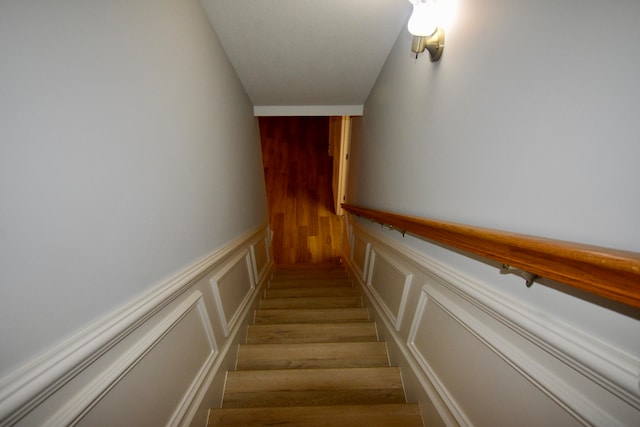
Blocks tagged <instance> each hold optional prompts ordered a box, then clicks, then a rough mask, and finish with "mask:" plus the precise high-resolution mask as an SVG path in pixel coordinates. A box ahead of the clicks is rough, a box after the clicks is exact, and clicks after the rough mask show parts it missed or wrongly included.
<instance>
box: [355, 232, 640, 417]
mask: <svg viewBox="0 0 640 427" xmlns="http://www.w3.org/2000/svg"><path fill="white" fill-rule="evenodd" d="M352 233H353V238H352V240H351V241H352V242H355V241H356V239H359V240H361V241H363V242H366V244H370V245H371V247H372V248H373V249H372V255H371V261H370V265H371V267H370V270H369V271H370V273H369V278H368V280H367V282H365V283H362V282H361V284H362V285H363V286H364V289H365V294H366V295H367V297H368V298H369V299H370V303H371V306H372V307H373V308H374V309H375V310H376V311H377V312H378V314H379V315H380V316H379V317H380V318H381V319H382V320H384V322H382V323H383V326H384V327H385V328H386V330H387V333H386V334H387V336H389V337H390V338H392V341H391V342H393V343H395V344H396V345H397V348H396V350H394V352H395V354H397V355H402V357H403V358H404V360H405V362H403V363H405V364H406V365H407V366H409V367H410V368H411V373H407V375H414V376H415V379H416V380H417V381H418V382H419V383H420V384H421V385H422V388H423V389H424V391H425V393H426V394H427V395H429V396H430V400H431V401H432V402H434V405H435V407H436V408H437V410H438V412H439V414H440V416H441V417H442V419H443V420H445V421H444V422H445V423H447V424H460V425H468V424H469V423H470V422H471V421H470V420H472V419H473V420H474V422H476V420H475V418H469V417H468V414H467V413H465V411H467V409H468V408H467V406H466V405H468V402H469V401H468V400H463V401H456V400H455V399H454V396H453V395H451V394H450V390H454V389H456V387H457V385H456V381H457V380H452V378H453V377H451V375H453V374H452V373H450V372H449V373H447V374H446V375H444V376H443V375H442V371H439V369H440V368H437V366H447V365H438V363H440V362H437V363H435V362H436V361H437V360H438V359H437V358H438V357H445V355H443V354H439V353H437V352H436V353H430V352H433V351H436V350H435V349H437V348H438V346H439V345H442V344H441V343H440V344H439V343H438V341H437V340H436V337H438V334H444V335H440V336H441V337H445V336H449V337H451V336H453V335H454V334H457V335H458V336H459V337H463V338H461V339H460V341H459V344H460V345H461V347H459V348H456V350H457V351H458V353H471V354H467V355H465V356H464V358H463V359H464V363H463V362H461V361H459V362H458V363H461V366H463V367H466V365H465V363H466V364H469V363H471V364H472V365H473V364H474V363H475V362H474V358H475V354H473V353H474V352H475V353H477V354H478V355H480V354H482V355H483V358H484V360H485V363H489V364H491V366H494V367H495V366H500V365H502V367H501V368H500V370H499V372H503V371H504V374H499V375H498V376H499V377H500V378H501V379H503V380H504V381H505V382H504V384H502V385H501V386H504V387H513V388H514V389H519V390H524V389H528V390H529V391H527V392H526V394H527V396H528V395H529V394H530V395H531V399H530V402H527V405H534V402H538V403H539V404H540V405H541V408H548V409H542V410H543V411H545V410H548V411H550V412H549V413H550V414H551V413H554V414H555V415H554V416H556V419H560V418H562V417H566V416H568V417H569V418H567V419H566V420H565V421H566V422H565V421H563V425H569V424H572V423H576V422H577V423H584V424H592V425H611V426H617V425H634V424H635V423H636V422H637V420H638V419H640V388H639V386H638V384H639V383H640V358H639V357H638V355H636V354H629V353H628V352H624V351H621V350H620V349H618V348H616V347H614V346H612V345H610V344H607V343H606V342H604V341H602V340H599V339H598V338H597V337H594V336H590V335H588V333H589V331H588V330H580V329H577V328H576V327H575V326H573V327H572V326H570V325H566V324H564V323H563V322H562V321H560V320H559V319H556V318H551V317H549V316H545V315H544V314H541V313H537V312H535V311H533V310H532V308H531V307H528V306H526V305H524V304H523V303H522V302H520V301H516V300H514V299H512V298H510V297H508V296H506V295H504V294H501V293H500V292H499V289H498V288H495V287H492V286H487V285H486V284H484V283H479V282H477V281H475V280H473V279H470V278H469V277H466V276H464V275H462V274H460V273H459V272H457V271H455V270H453V269H451V268H450V267H448V266H445V265H443V264H441V263H439V262H436V261H434V260H432V259H431V258H428V257H426V256H425V255H424V254H422V253H419V252H416V251H415V250H414V249H411V248H409V247H407V246H404V245H402V244H401V243H399V242H398V241H396V240H393V239H390V238H388V237H386V236H385V234H384V233H380V234H378V233H377V232H376V231H375V230H365V229H364V228H363V226H361V225H360V224H358V223H353V224H352ZM351 250H352V251H353V246H352V247H351ZM381 258H383V259H384V262H385V263H386V264H387V265H384V268H382V269H381V270H384V271H391V270H393V268H392V267H390V266H389V265H388V264H390V263H392V262H390V261H389V259H391V260H395V261H396V264H397V265H401V266H402V268H403V269H404V271H405V274H406V273H409V274H413V275H414V282H416V281H417V280H420V283H421V284H425V283H426V284H425V286H424V287H423V288H422V289H421V290H420V291H419V290H418V289H415V288H414V287H413V286H411V287H410V289H411V291H410V292H409V295H410V296H411V298H412V300H411V302H410V303H409V304H408V307H409V308H408V310H410V311H409V312H407V313H405V314H404V315H405V316H413V322H412V325H411V327H410V328H407V329H405V328H402V329H401V330H399V329H398V321H397V319H394V318H393V313H394V307H397V305H398V300H397V298H398V294H397V293H396V294H393V295H392V297H389V296H388V295H384V289H383V288H380V287H379V284H378V283H379V282H382V283H387V282H388V281H387V280H385V281H382V280H381V279H380V280H378V279H377V277H378V276H380V272H381V271H380V267H381V264H380V261H381ZM349 261H350V262H349V263H348V267H349V268H350V269H351V270H352V271H354V272H356V271H357V268H358V267H357V266H356V265H354V264H355V263H354V262H353V260H352V259H350V260H349ZM354 275H355V276H356V278H357V279H359V276H358V275H357V274H354ZM396 281H400V280H399V279H396ZM414 286H415V285H414ZM377 287H378V288H377ZM394 298H395V300H394ZM416 298H417V299H416ZM406 307H407V305H405V310H407V308H406ZM405 334H406V335H405ZM447 334H448V335H447ZM474 343H475V344H474ZM471 347H473V350H470V348H471ZM456 354H457V353H456V352H453V351H450V352H449V353H448V355H446V358H447V359H448V360H447V363H452V364H454V363H455V362H454V360H453V359H454V358H453V356H454V355H456ZM434 358H435V359H434ZM463 359H460V360H463ZM478 367H479V369H485V368H481V367H480V365H478ZM514 373H517V375H516V374H514ZM479 374H481V372H480V373H479ZM514 375H515V376H514ZM507 378H510V380H508V381H507ZM479 394H482V393H481V392H479ZM506 400H509V399H508V398H507V399H506ZM516 400H517V399H516ZM545 402H546V403H545ZM471 406H472V407H473V405H471ZM558 408H560V409H558ZM472 409H473V408H472ZM476 409H477V408H476ZM507 409H508V408H507ZM527 409H529V406H527ZM558 410H561V411H560V412H557V411H558ZM506 412H508V411H505V413H506ZM525 412H526V411H525ZM469 413H471V412H469ZM494 425H495V424H494Z"/></svg>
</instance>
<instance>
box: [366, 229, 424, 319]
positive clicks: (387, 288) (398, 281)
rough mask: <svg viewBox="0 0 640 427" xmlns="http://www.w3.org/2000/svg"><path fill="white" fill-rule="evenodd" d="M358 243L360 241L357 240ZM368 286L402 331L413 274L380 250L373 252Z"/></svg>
mask: <svg viewBox="0 0 640 427" xmlns="http://www.w3.org/2000/svg"><path fill="white" fill-rule="evenodd" d="M355 240H356V241H358V240H359V239H355ZM367 270H369V271H371V274H369V275H368V280H367V286H368V287H369V289H370V290H371V293H372V294H373V296H374V297H375V298H376V300H377V301H378V304H380V306H381V307H382V309H383V310H384V312H385V313H386V314H387V316H389V319H391V322H392V323H393V324H394V326H395V328H396V330H398V331H399V330H400V325H401V324H402V319H403V317H404V310H405V306H406V304H407V297H408V295H409V287H410V286H411V279H412V278H413V274H412V273H411V272H410V271H409V270H408V269H406V268H404V267H403V266H402V264H401V263H400V262H399V261H398V260H396V259H394V257H393V256H391V255H389V253H388V252H384V251H382V250H380V249H373V250H371V263H370V266H369V268H368V269H367Z"/></svg>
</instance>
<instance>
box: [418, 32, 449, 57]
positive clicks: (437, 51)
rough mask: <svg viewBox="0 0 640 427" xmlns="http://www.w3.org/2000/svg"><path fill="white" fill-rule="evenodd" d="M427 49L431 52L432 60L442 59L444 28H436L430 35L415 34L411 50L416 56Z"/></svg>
mask: <svg viewBox="0 0 640 427" xmlns="http://www.w3.org/2000/svg"><path fill="white" fill-rule="evenodd" d="M425 50H427V51H428V52H429V56H430V58H431V62H438V61H439V60H440V57H442V52H443V51H444V30H443V29H442V28H441V27H438V28H436V30H435V31H434V32H433V34H431V35H430V36H413V42H412V43H411V51H412V52H414V53H415V54H416V58H417V57H418V54H420V53H422V52H424V51H425Z"/></svg>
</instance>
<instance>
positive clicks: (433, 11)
mask: <svg viewBox="0 0 640 427" xmlns="http://www.w3.org/2000/svg"><path fill="white" fill-rule="evenodd" d="M412 3H413V13H412V14H411V17H410V18H409V23H408V24H407V28H408V30H409V32H410V33H411V34H413V35H414V36H423V37H424V36H430V35H431V34H433V32H434V31H435V30H436V27H437V26H438V10H437V9H438V8H437V5H436V4H435V2H434V1H433V0H426V1H422V0H414V1H412Z"/></svg>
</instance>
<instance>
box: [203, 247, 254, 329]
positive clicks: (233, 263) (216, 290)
mask: <svg viewBox="0 0 640 427" xmlns="http://www.w3.org/2000/svg"><path fill="white" fill-rule="evenodd" d="M243 259H244V261H245V266H246V273H247V275H248V280H249V282H248V283H246V285H248V286H247V287H246V293H245V294H244V296H243V297H242V299H241V300H240V301H236V302H237V304H235V309H234V311H233V313H230V315H227V313H225V309H224V303H225V301H223V298H222V295H221V294H220V285H221V283H222V282H223V281H224V280H225V279H226V278H228V277H229V275H230V272H231V271H232V270H233V269H234V268H236V267H237V266H238V265H242V261H243ZM242 271H243V272H244V270H242ZM253 271H254V270H253V268H252V262H251V255H250V253H249V251H246V252H243V253H240V254H238V255H237V256H236V257H234V258H232V259H231V260H230V261H229V262H227V263H226V264H225V265H224V267H222V268H221V269H220V271H219V272H218V273H216V275H215V276H214V277H212V278H211V279H210V283H211V292H212V294H213V298H214V301H215V303H216V307H217V312H218V315H219V317H220V324H221V326H222V330H223V331H224V336H225V337H228V336H229V333H230V331H231V329H233V327H234V325H235V324H236V322H237V321H238V319H239V317H240V313H242V310H243V308H244V307H245V306H246V305H247V303H248V302H249V300H250V299H251V297H252V296H253V294H254V291H255V284H254V281H253V277H254V276H253ZM242 285H243V283H232V285H231V286H232V287H234V288H236V289H238V288H239V289H242Z"/></svg>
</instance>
